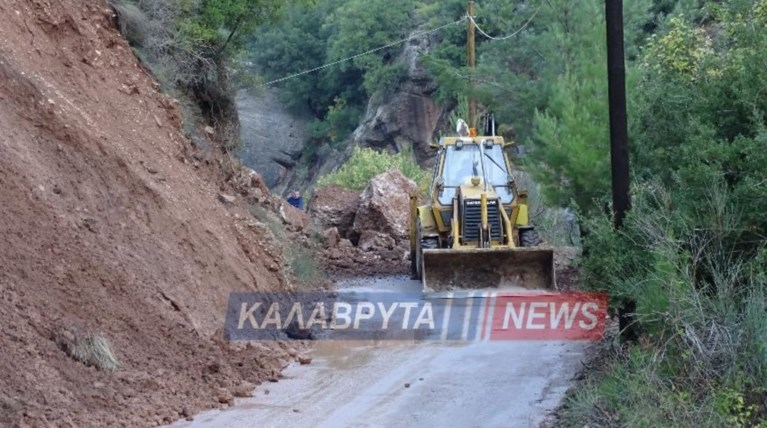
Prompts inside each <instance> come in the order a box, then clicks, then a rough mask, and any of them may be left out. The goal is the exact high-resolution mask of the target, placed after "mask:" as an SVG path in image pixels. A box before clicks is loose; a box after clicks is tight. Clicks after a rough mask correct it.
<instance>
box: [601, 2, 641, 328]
mask: <svg viewBox="0 0 767 428" xmlns="http://www.w3.org/2000/svg"><path fill="white" fill-rule="evenodd" d="M605 21H606V22H607V89H608V97H609V99H610V165H611V166H612V182H613V222H614V225H615V229H616V230H618V229H620V228H621V227H622V226H623V219H624V218H625V217H626V211H628V210H629V209H630V208H631V199H630V198H629V179H630V177H629V136H628V120H627V118H626V66H625V59H624V53H623V0H605ZM618 328H619V329H620V335H621V340H622V341H624V342H626V341H635V340H636V339H637V337H638V328H637V321H636V301H635V300H634V299H630V298H629V299H624V300H623V302H621V304H620V306H619V307H618Z"/></svg>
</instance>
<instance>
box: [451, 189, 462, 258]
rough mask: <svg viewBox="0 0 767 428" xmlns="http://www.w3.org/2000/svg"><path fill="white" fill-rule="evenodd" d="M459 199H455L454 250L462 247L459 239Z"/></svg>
mask: <svg viewBox="0 0 767 428" xmlns="http://www.w3.org/2000/svg"><path fill="white" fill-rule="evenodd" d="M458 222H459V220H458V198H457V197H456V198H453V222H452V225H451V226H452V228H453V248H458V247H459V246H460V245H461V242H460V239H459V237H458V233H459V229H458Z"/></svg>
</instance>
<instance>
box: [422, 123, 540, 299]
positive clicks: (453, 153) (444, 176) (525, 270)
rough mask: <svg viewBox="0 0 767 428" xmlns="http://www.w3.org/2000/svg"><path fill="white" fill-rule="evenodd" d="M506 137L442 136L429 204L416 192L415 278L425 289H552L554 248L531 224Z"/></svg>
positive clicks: (525, 194)
mask: <svg viewBox="0 0 767 428" xmlns="http://www.w3.org/2000/svg"><path fill="white" fill-rule="evenodd" d="M510 145H511V144H510V143H507V142H505V141H504V139H503V138H502V137H500V136H474V135H472V134H471V133H468V134H465V135H463V136H459V137H445V138H442V139H441V140H440V143H439V146H438V149H437V150H438V152H437V162H436V164H435V167H434V174H433V180H432V185H431V187H430V194H429V204H427V205H422V206H418V205H417V199H416V198H415V197H414V196H411V206H410V225H411V228H410V229H411V230H410V244H411V268H412V275H413V278H416V279H421V280H422V283H423V288H424V291H446V290H461V289H472V290H476V289H498V288H503V289H552V288H554V286H555V278H554V266H553V250H552V249H551V248H546V247H542V246H541V243H540V239H539V238H538V234H537V232H536V231H535V229H534V227H533V226H532V225H530V224H529V218H528V205H527V192H525V191H522V190H519V189H518V188H517V185H516V181H515V180H514V175H513V169H512V165H511V162H510V161H509V158H508V156H507V155H506V152H505V149H506V148H507V147H508V146H510Z"/></svg>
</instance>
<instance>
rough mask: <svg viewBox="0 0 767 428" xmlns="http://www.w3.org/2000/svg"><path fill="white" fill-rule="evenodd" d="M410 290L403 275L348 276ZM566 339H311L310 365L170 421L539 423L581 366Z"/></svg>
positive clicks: (576, 349) (358, 284) (370, 286)
mask: <svg viewBox="0 0 767 428" xmlns="http://www.w3.org/2000/svg"><path fill="white" fill-rule="evenodd" d="M340 286H341V287H344V286H347V287H348V286H353V287H355V288H359V289H364V290H366V291H375V290H387V291H392V290H396V291H414V290H418V288H419V283H418V282H415V281H410V280H407V279H403V278H381V279H377V280H372V279H366V280H361V281H360V280H357V281H355V282H354V283H350V282H346V283H345V284H340ZM587 346H588V344H586V343H583V342H572V341H561V342H555V341H483V342H472V343H459V342H419V343H412V342H411V343H406V342H391V341H390V342H377V343H372V342H360V341H355V342H348V341H346V342H340V341H326V342H321V341H318V342H315V349H314V352H313V354H312V357H313V361H312V363H311V364H310V365H299V364H293V365H291V366H290V367H288V369H287V370H285V372H284V376H285V377H284V379H283V380H281V381H280V382H278V383H266V384H263V385H261V386H259V387H258V388H256V390H255V392H254V394H253V397H252V398H247V399H243V400H240V401H238V402H237V403H236V405H235V406H233V407H231V408H229V409H226V410H224V411H210V412H206V413H203V414H201V415H198V416H196V417H195V418H194V420H192V421H182V422H179V423H177V424H174V425H173V427H177V428H180V427H251V426H265V427H282V426H291V427H331V426H332V427H337V426H343V427H379V426H435V427H441V426H450V427H480V426H481V427H510V426H515V427H526V426H530V427H533V426H540V425H541V424H542V423H543V422H545V421H546V420H547V418H548V415H549V413H550V412H551V411H552V410H554V409H555V408H556V407H557V406H558V404H559V402H560V401H561V399H562V398H563V397H564V394H565V391H566V390H567V389H568V388H569V387H570V385H571V380H572V378H573V377H574V376H575V374H576V373H577V372H578V370H579V369H580V367H581V361H583V359H584V352H585V351H586V348H587Z"/></svg>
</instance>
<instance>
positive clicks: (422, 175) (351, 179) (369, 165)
mask: <svg viewBox="0 0 767 428" xmlns="http://www.w3.org/2000/svg"><path fill="white" fill-rule="evenodd" d="M392 168H396V169H398V170H399V171H400V172H401V173H402V175H404V176H405V177H407V178H409V179H411V180H413V181H415V182H416V184H418V186H419V188H420V189H421V190H422V191H425V190H426V188H427V186H428V185H429V182H428V180H429V178H430V177H429V174H428V173H427V172H426V171H425V170H423V169H421V167H420V166H418V164H417V163H416V162H415V159H414V158H413V155H412V154H411V153H410V152H409V151H402V152H400V153H397V154H396V155H391V154H389V153H386V152H378V151H375V150H373V149H370V148H362V147H355V148H354V151H353V152H352V156H351V157H350V158H349V160H347V161H346V163H344V164H343V165H342V166H341V168H339V169H338V170H337V171H335V172H333V173H331V174H328V175H326V176H323V177H321V178H320V179H319V181H318V182H317V185H318V186H320V187H322V186H329V185H336V186H340V187H343V188H346V189H350V190H364V189H365V187H367V185H368V183H369V182H370V179H371V178H373V177H375V176H376V175H378V174H381V173H383V172H386V171H388V170H390V169H392Z"/></svg>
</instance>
